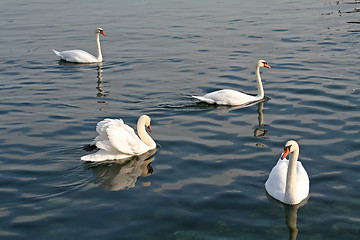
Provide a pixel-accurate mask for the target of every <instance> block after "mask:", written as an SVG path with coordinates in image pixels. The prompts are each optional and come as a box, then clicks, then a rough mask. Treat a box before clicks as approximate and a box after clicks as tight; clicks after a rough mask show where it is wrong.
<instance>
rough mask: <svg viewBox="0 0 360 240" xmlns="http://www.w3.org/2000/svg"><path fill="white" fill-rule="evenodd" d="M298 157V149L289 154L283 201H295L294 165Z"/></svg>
mask: <svg viewBox="0 0 360 240" xmlns="http://www.w3.org/2000/svg"><path fill="white" fill-rule="evenodd" d="M298 157H299V149H296V150H295V151H293V152H292V153H291V154H290V160H289V166H288V170H287V175H286V186H285V197H284V198H285V199H284V200H285V202H287V203H294V202H295V201H296V199H295V197H296V192H297V185H296V166H297V159H298Z"/></svg>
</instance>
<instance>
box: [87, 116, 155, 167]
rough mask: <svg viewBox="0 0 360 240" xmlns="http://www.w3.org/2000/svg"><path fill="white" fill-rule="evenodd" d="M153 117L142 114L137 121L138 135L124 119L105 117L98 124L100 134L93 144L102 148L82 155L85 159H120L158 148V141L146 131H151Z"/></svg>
mask: <svg viewBox="0 0 360 240" xmlns="http://www.w3.org/2000/svg"><path fill="white" fill-rule="evenodd" d="M150 122H151V119H150V117H149V116H147V115H142V116H140V118H139V120H138V122H137V132H138V135H139V136H137V135H136V134H135V131H134V130H133V129H132V128H131V127H129V126H128V125H126V124H125V123H124V122H123V120H122V119H109V118H107V119H104V120H103V121H101V122H99V123H98V124H97V126H96V131H97V132H98V134H99V135H98V136H97V137H96V138H95V139H94V141H93V142H92V143H91V145H95V146H96V147H97V148H100V150H99V151H98V152H96V153H94V154H89V155H85V156H82V157H81V160H83V161H92V162H99V161H105V160H118V159H124V158H129V157H131V156H137V155H141V154H143V153H146V152H148V151H149V150H151V149H154V148H156V143H155V142H154V140H153V139H152V138H151V137H150V136H149V134H148V133H147V132H146V130H145V127H146V128H148V130H149V131H151V123H150Z"/></svg>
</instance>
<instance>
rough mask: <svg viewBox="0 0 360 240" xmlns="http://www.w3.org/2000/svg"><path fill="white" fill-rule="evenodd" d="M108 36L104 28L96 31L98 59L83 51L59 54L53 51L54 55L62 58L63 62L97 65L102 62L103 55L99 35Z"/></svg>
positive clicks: (67, 51) (69, 51) (68, 51)
mask: <svg viewBox="0 0 360 240" xmlns="http://www.w3.org/2000/svg"><path fill="white" fill-rule="evenodd" d="M100 33H101V34H102V35H104V36H106V34H105V33H104V31H103V29H102V28H97V29H96V30H95V36H96V45H97V57H95V56H93V55H91V54H90V53H87V52H85V51H83V50H66V51H62V52H58V51H56V50H54V49H53V51H54V53H55V54H56V55H57V56H59V57H60V59H61V60H63V61H67V62H72V63H97V62H102V59H103V57H102V54H101V47H100V39H99V34H100Z"/></svg>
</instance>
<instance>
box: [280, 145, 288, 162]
mask: <svg viewBox="0 0 360 240" xmlns="http://www.w3.org/2000/svg"><path fill="white" fill-rule="evenodd" d="M289 153H290V147H285V148H284V152H283V154H282V156H281V160H283V159H284V158H286V156H287V155H289Z"/></svg>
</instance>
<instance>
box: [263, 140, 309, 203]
mask: <svg viewBox="0 0 360 240" xmlns="http://www.w3.org/2000/svg"><path fill="white" fill-rule="evenodd" d="M289 153H290V160H287V159H286V156H287V155H288V154H289ZM298 156H299V145H298V144H297V142H296V141H294V140H290V141H288V142H287V143H286V144H285V148H284V153H283V154H282V156H281V157H280V159H279V161H278V162H277V164H276V165H275V167H274V168H273V169H272V170H271V172H270V175H269V178H268V180H267V181H266V183H265V189H266V191H267V192H268V193H269V194H270V196H272V197H273V198H275V199H277V200H279V201H281V202H283V203H286V204H290V205H295V204H298V203H300V202H301V201H302V200H304V199H305V198H306V197H307V196H308V195H309V184H310V181H309V176H308V174H307V172H306V170H305V169H304V167H303V166H302V164H301V162H299V161H297V159H298Z"/></svg>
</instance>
